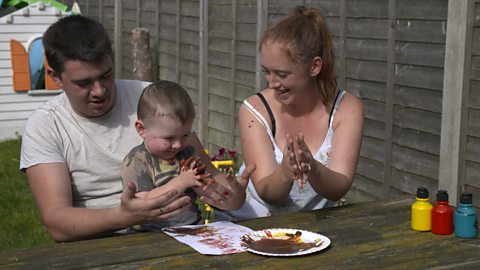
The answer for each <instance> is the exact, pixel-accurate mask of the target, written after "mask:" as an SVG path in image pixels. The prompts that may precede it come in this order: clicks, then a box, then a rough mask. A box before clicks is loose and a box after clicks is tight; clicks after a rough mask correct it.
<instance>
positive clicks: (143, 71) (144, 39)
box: [132, 28, 153, 82]
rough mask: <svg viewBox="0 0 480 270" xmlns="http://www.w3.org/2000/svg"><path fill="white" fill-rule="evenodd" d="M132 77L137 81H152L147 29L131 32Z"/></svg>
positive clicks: (137, 29)
mask: <svg viewBox="0 0 480 270" xmlns="http://www.w3.org/2000/svg"><path fill="white" fill-rule="evenodd" d="M132 53H133V76H134V78H135V79H137V80H142V81H148V82H152V81H153V69H152V54H151V52H150V33H149V31H148V29H147V28H135V29H133V30H132Z"/></svg>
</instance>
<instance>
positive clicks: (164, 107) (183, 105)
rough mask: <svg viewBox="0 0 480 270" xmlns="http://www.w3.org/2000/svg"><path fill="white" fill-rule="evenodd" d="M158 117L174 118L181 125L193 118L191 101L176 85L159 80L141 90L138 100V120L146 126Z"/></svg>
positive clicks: (181, 88) (193, 112) (186, 93)
mask: <svg viewBox="0 0 480 270" xmlns="http://www.w3.org/2000/svg"><path fill="white" fill-rule="evenodd" d="M158 116H170V117H174V118H177V119H178V120H179V121H180V123H182V124H185V123H186V122H187V121H190V120H193V119H194V118H195V108H194V106H193V102H192V99H191V98H190V95H189V94H188V92H187V91H186V90H185V89H183V87H182V86H180V85H179V84H178V83H175V82H172V81H166V80H161V81H157V82H154V83H152V84H150V85H148V86H147V87H145V89H143V92H142V94H141V96H140V99H139V100H138V107H137V117H138V120H142V121H143V122H144V123H145V124H148V123H151V121H153V120H154V119H155V118H156V117H158Z"/></svg>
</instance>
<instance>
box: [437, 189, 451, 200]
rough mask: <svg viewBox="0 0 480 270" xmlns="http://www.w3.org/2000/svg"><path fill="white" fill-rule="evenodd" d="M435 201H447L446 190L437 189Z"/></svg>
mask: <svg viewBox="0 0 480 270" xmlns="http://www.w3.org/2000/svg"><path fill="white" fill-rule="evenodd" d="M437 201H446V202H448V192H447V191H446V190H439V191H438V192H437Z"/></svg>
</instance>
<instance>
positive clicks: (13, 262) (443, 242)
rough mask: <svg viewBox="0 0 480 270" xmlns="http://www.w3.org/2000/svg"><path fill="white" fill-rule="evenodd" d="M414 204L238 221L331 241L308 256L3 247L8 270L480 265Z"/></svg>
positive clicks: (142, 240)
mask: <svg viewBox="0 0 480 270" xmlns="http://www.w3.org/2000/svg"><path fill="white" fill-rule="evenodd" d="M412 203H413V199H397V200H394V199H393V200H382V201H374V202H366V203H358V204H351V205H346V206H342V207H337V208H329V209H322V210H316V211H309V212H300V213H293V214H287V215H279V216H273V217H267V218H259V219H251V220H246V221H242V222H238V223H239V224H241V225H244V226H247V227H250V228H251V229H253V230H261V229H267V228H293V229H302V230H308V231H312V232H317V233H320V234H323V235H325V236H327V237H329V238H330V239H331V241H332V243H331V245H330V247H328V248H327V249H325V250H323V251H320V252H317V253H313V254H309V255H305V256H296V257H266V256H261V255H256V254H252V253H249V252H242V253H237V254H231V255H221V256H211V255H202V254H200V253H198V252H196V251H195V250H194V249H192V248H191V247H189V246H187V245H185V244H182V243H180V242H178V241H177V240H175V239H174V238H172V237H170V236H168V235H166V234H164V233H143V234H135V235H125V236H119V237H111V238H104V239H96V240H88V241H79V242H74V243H64V244H53V245H48V246H41V247H34V248H27V249H20V250H13V251H6V252H1V253H0V269H74V268H79V269H85V268H89V269H91V268H97V269H100V268H101V269H139V268H142V269H176V268H181V269H269V270H272V269H409V270H412V269H462V270H465V269H480V241H479V239H478V238H477V239H462V238H457V237H455V236H454V235H447V236H445V235H435V234H432V233H431V232H417V231H413V230H412V229H410V205H411V204H412Z"/></svg>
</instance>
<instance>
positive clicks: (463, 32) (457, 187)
mask: <svg viewBox="0 0 480 270" xmlns="http://www.w3.org/2000/svg"><path fill="white" fill-rule="evenodd" d="M473 10H474V8H473V1H472V0H467V1H449V2H448V19H447V22H448V24H447V35H446V42H445V69H444V75H443V98H442V101H443V102H442V128H441V137H440V164H439V176H438V188H439V189H445V190H447V191H448V193H449V194H450V202H451V203H452V204H453V205H456V204H457V199H458V195H459V194H460V192H461V191H462V188H463V183H464V182H465V151H466V126H467V109H468V108H467V107H468V102H467V100H468V88H469V83H470V79H469V77H470V74H469V71H470V64H471V58H470V57H467V56H468V54H469V51H470V50H471V46H472V42H471V38H472V37H471V33H470V34H469V33H467V31H468V30H469V29H471V25H472V23H473V22H472V20H473Z"/></svg>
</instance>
